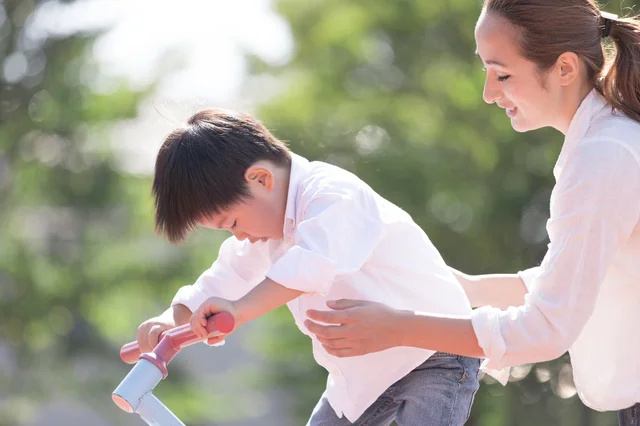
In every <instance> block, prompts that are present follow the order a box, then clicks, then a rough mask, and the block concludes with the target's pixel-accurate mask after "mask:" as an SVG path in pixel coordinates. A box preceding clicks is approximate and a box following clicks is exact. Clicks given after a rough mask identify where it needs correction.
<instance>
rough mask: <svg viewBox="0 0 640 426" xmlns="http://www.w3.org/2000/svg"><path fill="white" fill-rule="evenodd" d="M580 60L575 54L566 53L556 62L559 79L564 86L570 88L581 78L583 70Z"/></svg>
mask: <svg viewBox="0 0 640 426" xmlns="http://www.w3.org/2000/svg"><path fill="white" fill-rule="evenodd" d="M580 65H581V63H580V59H579V58H578V55H576V54H575V53H573V52H565V53H563V54H562V55H560V56H558V60H557V61H556V70H557V72H558V79H559V81H560V84H561V85H562V86H568V85H570V84H571V83H573V82H574V81H575V79H576V78H578V77H579V76H580V69H581V66H580Z"/></svg>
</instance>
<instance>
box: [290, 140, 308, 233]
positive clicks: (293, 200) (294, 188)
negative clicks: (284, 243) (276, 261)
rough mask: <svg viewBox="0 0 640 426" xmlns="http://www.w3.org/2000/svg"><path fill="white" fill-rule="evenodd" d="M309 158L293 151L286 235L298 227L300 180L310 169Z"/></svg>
mask: <svg viewBox="0 0 640 426" xmlns="http://www.w3.org/2000/svg"><path fill="white" fill-rule="evenodd" d="M309 164H310V163H309V160H307V159H306V158H304V157H302V156H300V155H298V154H295V153H293V152H292V153H291V172H290V173H289V191H288V195H287V207H286V210H285V213H284V230H283V233H284V236H285V238H286V237H287V236H289V235H290V234H291V233H292V232H293V231H294V230H295V227H296V208H297V204H298V203H297V200H298V188H299V186H300V182H301V181H302V179H304V178H305V177H306V175H307V173H308V171H309V168H310V166H309Z"/></svg>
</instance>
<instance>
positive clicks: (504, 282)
mask: <svg viewBox="0 0 640 426" xmlns="http://www.w3.org/2000/svg"><path fill="white" fill-rule="evenodd" d="M450 269H451V271H452V272H453V275H455V277H456V279H457V280H458V282H459V283H460V284H461V285H462V288H463V289H464V292H465V294H466V295H467V298H468V299H469V302H470V303H471V306H472V307H474V308H477V307H480V306H493V307H494V308H500V309H503V310H504V309H507V308H508V307H509V306H522V305H524V296H525V295H526V294H527V292H528V291H527V287H526V285H525V283H524V281H523V280H522V278H521V277H520V276H518V275H517V274H487V275H467V274H465V273H463V272H460V271H457V270H456V269H454V268H450Z"/></svg>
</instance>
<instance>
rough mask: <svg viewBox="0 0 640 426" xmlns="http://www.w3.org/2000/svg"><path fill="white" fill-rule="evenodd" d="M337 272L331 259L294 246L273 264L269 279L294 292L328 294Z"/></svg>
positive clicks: (268, 274) (268, 275)
mask: <svg viewBox="0 0 640 426" xmlns="http://www.w3.org/2000/svg"><path fill="white" fill-rule="evenodd" d="M336 272H337V268H336V264H335V263H334V262H333V261H331V260H330V259H328V258H326V257H324V256H322V255H320V254H318V253H314V252H312V251H309V250H305V249H303V248H302V247H300V246H294V247H292V248H290V249H289V250H287V252H286V253H285V254H284V255H283V256H282V257H281V258H280V259H278V260H277V261H276V262H275V263H274V264H273V266H272V267H271V270H270V271H269V272H268V273H267V278H269V279H271V280H273V281H274V282H276V283H278V284H280V285H282V286H285V287H287V288H290V289H293V290H298V291H302V292H305V293H323V294H326V293H328V292H329V289H330V288H331V285H332V284H333V280H334V279H335V277H336Z"/></svg>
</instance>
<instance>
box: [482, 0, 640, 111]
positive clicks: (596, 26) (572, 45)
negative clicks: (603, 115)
mask: <svg viewBox="0 0 640 426" xmlns="http://www.w3.org/2000/svg"><path fill="white" fill-rule="evenodd" d="M484 8H485V10H486V11H487V12H491V13H495V14H497V15H499V16H501V17H502V18H504V19H506V20H507V21H509V22H510V23H511V24H512V25H514V26H515V27H516V30H517V31H518V35H519V44H520V50H521V54H522V56H523V57H525V58H526V59H528V60H530V61H532V62H534V63H535V64H536V65H537V66H538V69H539V70H540V71H541V72H544V71H546V70H548V69H550V68H551V67H552V66H553V65H554V64H555V63H556V61H557V59H558V57H559V56H560V55H561V54H562V53H565V52H573V53H575V54H576V55H578V57H579V58H580V59H582V61H583V62H584V64H585V65H586V68H587V77H588V78H589V80H590V81H591V83H592V84H593V85H594V87H595V88H596V89H597V90H598V91H599V92H600V93H601V94H602V95H603V96H604V97H605V99H606V100H607V102H609V103H610V104H611V106H613V108H615V109H616V110H618V111H621V112H623V113H624V114H626V115H627V116H628V117H630V118H632V119H634V120H636V121H639V122H640V21H639V20H638V18H637V17H628V18H618V19H615V20H610V21H609V22H607V20H606V19H604V18H603V17H601V12H600V9H599V8H598V5H597V4H596V3H595V2H594V1H593V0H485V2H484ZM605 28H607V32H608V34H607V32H605ZM609 30H610V31H609ZM606 36H608V37H609V39H611V40H612V41H613V44H614V45H615V51H616V53H615V58H614V59H613V60H607V52H606V48H605V44H604V43H603V41H604V38H605V37H606Z"/></svg>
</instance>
